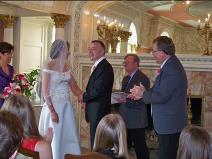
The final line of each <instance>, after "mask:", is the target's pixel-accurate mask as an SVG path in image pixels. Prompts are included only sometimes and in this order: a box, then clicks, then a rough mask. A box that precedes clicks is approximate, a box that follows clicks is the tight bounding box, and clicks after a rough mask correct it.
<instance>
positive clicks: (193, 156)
mask: <svg viewBox="0 0 212 159" xmlns="http://www.w3.org/2000/svg"><path fill="white" fill-rule="evenodd" d="M177 159H212V139H211V137H210V135H209V133H208V132H207V131H206V130H205V129H204V128H202V127H199V126H189V127H186V128H184V129H183V131H182V132H181V134H180V140H179V147H178V152H177Z"/></svg>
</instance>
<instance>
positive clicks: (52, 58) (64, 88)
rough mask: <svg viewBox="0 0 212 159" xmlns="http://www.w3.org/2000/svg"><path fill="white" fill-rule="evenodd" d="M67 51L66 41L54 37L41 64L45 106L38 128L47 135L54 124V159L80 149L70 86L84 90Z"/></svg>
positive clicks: (43, 102) (42, 94)
mask: <svg viewBox="0 0 212 159" xmlns="http://www.w3.org/2000/svg"><path fill="white" fill-rule="evenodd" d="M68 55H69V51H68V46H67V43H66V42H65V41H63V40H55V41H54V42H53V44H52V46H51V50H50V52H49V55H48V58H47V60H46V62H45V63H44V66H43V68H42V75H41V77H42V78H41V79H42V82H41V83H42V86H41V87H42V88H41V92H42V93H41V101H42V102H41V103H42V105H43V107H42V110H41V114H40V121H39V131H40V133H41V134H42V135H45V134H46V133H47V131H48V128H50V127H52V128H53V139H52V143H51V147H52V153H53V159H62V158H64V155H65V154H66V153H69V154H80V153H81V152H80V146H79V139H78V135H77V129H76V124H75V116H74V111H73V107H72V103H71V99H70V94H69V88H71V90H72V92H73V93H74V95H76V96H77V95H78V94H79V93H80V92H81V90H80V88H79V87H78V86H77V84H76V82H75V80H74V78H73V77H72V75H71V72H70V66H69V65H68V64H67V59H68Z"/></svg>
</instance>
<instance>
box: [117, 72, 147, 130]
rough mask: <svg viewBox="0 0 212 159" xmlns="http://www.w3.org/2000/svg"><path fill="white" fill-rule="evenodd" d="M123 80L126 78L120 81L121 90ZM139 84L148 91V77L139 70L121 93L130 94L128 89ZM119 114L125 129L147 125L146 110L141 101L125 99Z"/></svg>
mask: <svg viewBox="0 0 212 159" xmlns="http://www.w3.org/2000/svg"><path fill="white" fill-rule="evenodd" d="M125 78H126V76H125V77H124V78H123V81H122V89H123V87H124V86H123V85H124V83H125ZM140 82H141V83H142V84H143V85H144V87H145V88H146V89H149V87H150V81H149V79H148V77H147V76H146V75H145V74H144V73H142V72H141V71H140V70H137V71H136V72H135V74H134V75H133V77H132V78H131V80H130V81H129V83H128V84H127V87H126V88H125V89H124V90H122V91H124V92H126V93H130V92H129V91H130V89H131V88H133V87H134V85H139V83H140ZM119 112H120V114H121V115H122V117H123V119H124V121H125V124H126V127H127V128H131V129H132V128H133V129H134V128H145V127H147V125H148V118H147V109H146V105H145V103H144V102H143V100H142V99H140V100H137V101H135V100H132V99H129V98H127V101H126V103H122V104H121V105H120V107H119Z"/></svg>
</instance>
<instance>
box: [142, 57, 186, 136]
mask: <svg viewBox="0 0 212 159" xmlns="http://www.w3.org/2000/svg"><path fill="white" fill-rule="evenodd" d="M143 100H144V101H145V103H151V104H152V113H153V114H152V115H153V123H154V128H155V130H156V131H157V132H158V133H159V134H173V133H178V132H180V131H181V130H182V129H183V128H184V127H185V126H186V125H187V122H188V115H187V104H186V100H187V77H186V73H185V70H184V68H183V66H182V64H181V63H180V61H179V59H178V58H177V57H176V56H175V55H172V56H171V57H170V58H169V59H168V60H167V61H166V63H165V65H164V66H163V68H162V69H161V71H160V74H159V75H158V76H157V78H156V80H155V83H154V86H153V87H152V88H151V89H149V90H147V91H145V92H144V94H143Z"/></svg>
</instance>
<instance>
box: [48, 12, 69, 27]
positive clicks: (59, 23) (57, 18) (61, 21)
mask: <svg viewBox="0 0 212 159" xmlns="http://www.w3.org/2000/svg"><path fill="white" fill-rule="evenodd" d="M69 17H70V16H69V15H64V14H57V13H52V14H51V18H52V19H53V20H54V23H55V27H56V28H64V27H65V24H66V22H67V21H68V20H69Z"/></svg>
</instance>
